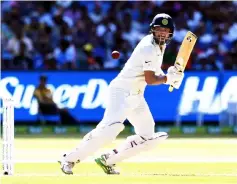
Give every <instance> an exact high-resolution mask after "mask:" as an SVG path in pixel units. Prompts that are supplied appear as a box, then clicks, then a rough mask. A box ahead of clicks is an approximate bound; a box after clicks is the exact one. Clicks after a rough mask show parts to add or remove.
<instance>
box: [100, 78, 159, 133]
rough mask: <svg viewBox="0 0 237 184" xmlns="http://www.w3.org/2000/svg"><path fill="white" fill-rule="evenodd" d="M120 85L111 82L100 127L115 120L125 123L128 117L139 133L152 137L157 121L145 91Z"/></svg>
mask: <svg viewBox="0 0 237 184" xmlns="http://www.w3.org/2000/svg"><path fill="white" fill-rule="evenodd" d="M120 86H121V84H120V85H118V84H117V83H116V82H111V84H110V86H109V90H108V94H107V104H106V109H105V113H104V117H103V119H102V121H101V122H100V123H99V125H98V127H100V126H106V125H108V124H111V123H114V122H121V123H123V122H124V121H125V119H128V121H129V122H130V123H131V124H132V125H133V126H134V130H135V133H136V134H137V135H140V136H144V137H152V135H153V134H154V133H155V122H154V119H153V117H152V114H151V112H150V109H149V107H148V105H147V102H146V100H145V98H144V95H143V93H139V92H138V90H134V91H132V90H129V88H128V89H126V88H122V87H120Z"/></svg>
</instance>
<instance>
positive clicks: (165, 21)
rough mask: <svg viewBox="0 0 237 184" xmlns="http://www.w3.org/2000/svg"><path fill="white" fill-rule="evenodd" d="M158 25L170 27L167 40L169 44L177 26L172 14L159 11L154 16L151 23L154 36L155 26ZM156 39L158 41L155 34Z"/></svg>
mask: <svg viewBox="0 0 237 184" xmlns="http://www.w3.org/2000/svg"><path fill="white" fill-rule="evenodd" d="M156 26H159V27H164V28H169V29H170V36H169V38H168V39H166V40H165V43H166V44H168V43H169V42H170V41H171V39H172V38H173V34H174V28H175V25H174V22H173V20H172V18H171V16H169V15H168V14H165V13H159V14H157V15H156V16H155V17H154V18H153V20H152V22H151V24H150V29H151V32H152V33H153V36H154V31H153V28H154V27H156ZM154 40H155V41H156V43H157V41H158V40H157V38H156V37H155V36H154Z"/></svg>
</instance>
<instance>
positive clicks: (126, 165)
mask: <svg viewBox="0 0 237 184" xmlns="http://www.w3.org/2000/svg"><path fill="white" fill-rule="evenodd" d="M123 140H124V139H121V138H120V139H118V140H117V141H115V142H114V143H112V144H110V145H108V146H107V147H105V148H102V149H100V150H99V151H98V152H97V153H95V155H93V156H90V157H88V159H86V160H85V162H82V163H79V164H77V165H76V167H75V169H74V175H70V176H66V175H64V174H63V173H62V172H61V170H60V166H59V164H58V163H57V160H58V159H59V158H60V156H61V154H63V153H64V152H65V151H69V150H70V149H72V148H74V147H75V146H76V145H77V144H78V143H79V141H80V138H79V137H78V136H75V137H74V136H70V137H63V136H46V137H43V136H33V135H32V136H24V137H17V138H16V141H15V145H16V150H15V158H16V164H15V173H14V175H13V176H3V175H1V176H0V177H1V178H0V181H1V182H0V183H2V184H31V183H32V184H41V183H43V184H52V183H57V184H66V183H70V184H78V183H79V184H84V183H88V184H95V183H98V184H111V183H113V184H121V183H122V184H135V183H138V184H155V183H165V184H191V183H194V184H199V183H203V184H209V183H215V184H237V138H169V139H167V140H166V141H165V142H164V143H162V144H160V145H158V146H157V147H156V148H155V149H154V150H152V151H149V152H144V153H140V154H139V155H137V156H135V157H134V158H131V159H128V160H126V161H124V162H122V163H120V164H118V167H119V170H120V171H121V174H120V175H118V176H111V175H109V176H108V175H106V174H105V173H103V171H102V169H100V168H99V167H98V166H97V165H96V164H95V163H94V162H93V160H94V158H95V157H96V156H99V155H100V154H101V153H103V152H104V151H106V150H109V149H111V148H114V147H115V146H116V145H118V144H120V143H121V141H123Z"/></svg>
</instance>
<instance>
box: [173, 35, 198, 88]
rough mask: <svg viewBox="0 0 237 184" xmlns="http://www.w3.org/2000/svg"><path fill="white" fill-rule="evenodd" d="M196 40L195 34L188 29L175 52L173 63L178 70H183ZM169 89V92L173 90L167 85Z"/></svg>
mask: <svg viewBox="0 0 237 184" xmlns="http://www.w3.org/2000/svg"><path fill="white" fill-rule="evenodd" d="M196 41H197V36H196V35H195V34H193V33H192V32H191V31H188V32H187V34H186V35H185V37H184V39H183V41H182V44H181V46H180V48H179V52H178V54H177V57H176V60H175V63H174V66H175V67H176V68H177V69H178V71H179V72H184V70H185V67H186V65H187V63H188V60H189V57H190V55H191V53H192V50H193V48H194V45H195V43H196ZM169 91H170V92H172V91H173V86H170V87H169Z"/></svg>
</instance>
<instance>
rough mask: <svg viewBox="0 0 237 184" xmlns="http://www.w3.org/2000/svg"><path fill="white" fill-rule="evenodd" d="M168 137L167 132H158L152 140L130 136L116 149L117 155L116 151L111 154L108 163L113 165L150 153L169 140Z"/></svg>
mask: <svg viewBox="0 0 237 184" xmlns="http://www.w3.org/2000/svg"><path fill="white" fill-rule="evenodd" d="M167 137H168V134H167V133H166V132H157V133H155V134H154V135H153V136H152V137H151V138H145V137H142V136H139V135H132V136H129V137H128V138H127V139H126V141H125V142H124V143H123V144H122V145H121V146H120V147H119V148H118V149H116V153H115V152H114V151H113V152H111V153H112V154H110V155H109V158H108V159H107V160H106V163H107V164H108V165H113V164H116V163H118V162H121V161H122V160H124V159H127V158H129V157H132V156H135V155H137V154H138V153H140V152H142V151H148V150H150V149H152V148H154V147H155V146H156V145H157V144H159V143H161V142H162V141H164V140H165V139H167Z"/></svg>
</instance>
